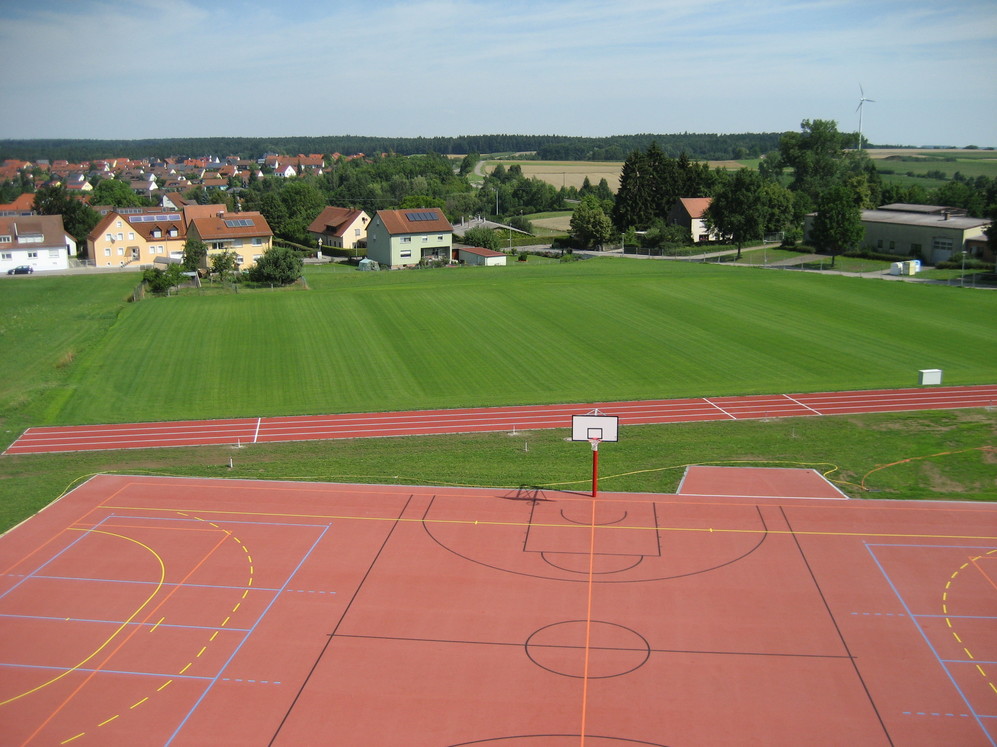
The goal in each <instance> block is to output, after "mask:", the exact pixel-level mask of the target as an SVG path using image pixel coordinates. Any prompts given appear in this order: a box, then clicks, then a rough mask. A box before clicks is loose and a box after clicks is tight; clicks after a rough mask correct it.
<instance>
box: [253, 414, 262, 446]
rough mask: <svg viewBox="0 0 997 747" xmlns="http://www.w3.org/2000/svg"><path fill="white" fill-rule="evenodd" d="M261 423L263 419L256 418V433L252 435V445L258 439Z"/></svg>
mask: <svg viewBox="0 0 997 747" xmlns="http://www.w3.org/2000/svg"><path fill="white" fill-rule="evenodd" d="M262 422H263V418H256V431H255V432H254V433H253V443H254V444H255V443H256V440H257V439H258V438H259V437H260V423H262Z"/></svg>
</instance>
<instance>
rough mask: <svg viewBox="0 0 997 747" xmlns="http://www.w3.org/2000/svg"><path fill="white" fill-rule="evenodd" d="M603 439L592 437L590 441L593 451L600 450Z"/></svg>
mask: <svg viewBox="0 0 997 747" xmlns="http://www.w3.org/2000/svg"><path fill="white" fill-rule="evenodd" d="M600 441H602V439H601V438H590V439H589V443H590V444H592V451H598V450H599V442H600Z"/></svg>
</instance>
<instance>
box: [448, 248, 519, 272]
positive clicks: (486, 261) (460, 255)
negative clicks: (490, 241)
mask: <svg viewBox="0 0 997 747" xmlns="http://www.w3.org/2000/svg"><path fill="white" fill-rule="evenodd" d="M457 259H459V260H460V261H461V262H462V263H463V264H466V265H479V266H482V267H505V263H506V259H507V257H506V255H505V254H504V253H502V252H497V251H495V250H494V249H486V248H485V247H483V246H461V247H458V248H457Z"/></svg>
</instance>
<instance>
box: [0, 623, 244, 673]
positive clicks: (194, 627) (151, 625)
mask: <svg viewBox="0 0 997 747" xmlns="http://www.w3.org/2000/svg"><path fill="white" fill-rule="evenodd" d="M0 620H39V621H42V622H72V623H95V624H97V625H116V626H121V625H127V626H128V627H137V628H155V627H160V628H177V629H180V630H184V629H188V630H216V629H217V628H218V626H217V625H179V624H177V623H154V622H130V623H126V622H125V621H124V620H97V619H91V618H87V617H53V616H52V615H0ZM225 630H234V631H237V632H240V633H244V632H248V628H229V627H226V628H225ZM4 663H5V662H2V661H0V666H2V665H3V664H4Z"/></svg>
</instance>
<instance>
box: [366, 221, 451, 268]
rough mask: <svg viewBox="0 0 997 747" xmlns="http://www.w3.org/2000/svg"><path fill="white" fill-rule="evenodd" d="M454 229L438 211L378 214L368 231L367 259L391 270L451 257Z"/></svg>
mask: <svg viewBox="0 0 997 747" xmlns="http://www.w3.org/2000/svg"><path fill="white" fill-rule="evenodd" d="M452 247H453V226H452V225H450V221H448V220H447V219H446V216H444V215H443V211H442V210H440V209H439V208H412V209H408V210H378V211H377V214H376V215H375V216H374V218H373V219H372V220H371V222H370V225H369V226H368V227H367V256H368V257H370V258H371V259H373V260H374V261H376V262H378V263H379V264H380V265H381V266H383V267H388V268H391V269H395V268H399V267H412V266H414V265H418V264H419V263H420V262H422V261H431V260H443V261H446V262H449V261H450V259H451V256H452Z"/></svg>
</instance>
